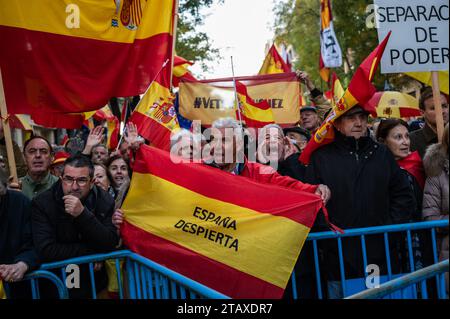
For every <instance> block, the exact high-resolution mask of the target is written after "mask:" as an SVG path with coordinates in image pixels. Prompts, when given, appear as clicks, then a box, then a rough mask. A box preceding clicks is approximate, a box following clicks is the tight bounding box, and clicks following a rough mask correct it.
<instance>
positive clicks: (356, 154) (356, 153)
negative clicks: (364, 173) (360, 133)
mask: <svg viewBox="0 0 450 319" xmlns="http://www.w3.org/2000/svg"><path fill="white" fill-rule="evenodd" d="M355 142H356V151H355V157H356V161H357V162H359V154H358V151H359V143H358V140H355Z"/></svg>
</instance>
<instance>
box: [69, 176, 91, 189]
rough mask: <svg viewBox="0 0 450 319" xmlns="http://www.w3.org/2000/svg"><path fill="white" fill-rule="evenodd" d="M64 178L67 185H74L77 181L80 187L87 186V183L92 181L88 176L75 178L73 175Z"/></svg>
mask: <svg viewBox="0 0 450 319" xmlns="http://www.w3.org/2000/svg"><path fill="white" fill-rule="evenodd" d="M62 180H63V182H64V183H66V184H67V185H73V183H74V182H76V183H77V185H78V186H80V187H83V186H86V185H87V183H88V182H89V181H90V179H89V178H87V177H80V178H73V177H71V176H64V177H63V178H62Z"/></svg>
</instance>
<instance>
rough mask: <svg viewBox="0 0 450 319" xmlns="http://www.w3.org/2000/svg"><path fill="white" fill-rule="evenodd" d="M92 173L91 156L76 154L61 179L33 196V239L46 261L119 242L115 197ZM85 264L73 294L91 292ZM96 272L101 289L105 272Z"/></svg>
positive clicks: (102, 249) (96, 250)
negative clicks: (113, 197) (97, 182)
mask: <svg viewBox="0 0 450 319" xmlns="http://www.w3.org/2000/svg"><path fill="white" fill-rule="evenodd" d="M93 175H94V167H93V165H92V162H91V161H90V159H89V158H87V157H85V156H83V155H76V156H74V157H71V158H69V159H68V160H66V162H65V164H64V171H63V174H62V176H61V179H60V181H58V182H57V183H55V184H54V185H53V186H52V187H51V188H50V189H49V190H47V191H46V192H44V193H42V194H41V195H39V196H37V197H36V198H35V199H33V201H32V222H33V239H34V243H35V246H36V249H37V251H38V254H39V257H40V258H41V260H42V261H43V262H52V261H58V260H63V259H68V258H74V257H80V256H84V255H90V254H97V253H106V252H109V251H112V250H114V249H115V247H116V246H117V245H118V243H119V237H118V234H117V232H116V229H115V227H114V225H113V224H112V214H113V212H114V200H113V199H112V197H111V196H110V195H109V194H108V193H106V192H105V191H103V190H102V189H100V188H98V187H97V186H95V185H94V183H93V181H92V179H93ZM83 268H84V267H80V272H81V280H80V282H81V288H80V289H71V290H70V295H71V297H74V298H88V297H89V296H90V294H89V292H90V288H91V286H90V283H89V273H88V272H87V269H86V268H84V269H83ZM96 275H97V277H98V278H96V283H98V285H97V290H101V289H102V288H104V284H105V283H106V277H105V272H104V271H100V272H97V274H96ZM97 279H98V280H97Z"/></svg>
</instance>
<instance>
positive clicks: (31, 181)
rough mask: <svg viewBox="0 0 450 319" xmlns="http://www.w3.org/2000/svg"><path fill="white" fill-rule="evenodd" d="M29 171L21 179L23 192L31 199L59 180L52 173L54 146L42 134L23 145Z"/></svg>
mask: <svg viewBox="0 0 450 319" xmlns="http://www.w3.org/2000/svg"><path fill="white" fill-rule="evenodd" d="M23 153H24V156H25V163H26V164H27V168H28V172H27V175H25V176H24V177H23V178H21V179H20V182H21V184H22V193H23V194H24V195H25V196H26V197H28V198H29V199H33V198H34V197H36V196H37V195H39V194H41V193H43V192H45V191H46V190H48V189H49V188H50V187H52V185H53V184H54V183H55V182H56V181H57V180H58V177H56V176H54V175H52V174H51V173H50V166H51V164H52V162H53V148H52V146H51V144H50V142H49V141H48V140H47V139H45V138H44V137H41V136H33V137H32V138H30V139H29V140H27V141H26V142H25V144H24V147H23Z"/></svg>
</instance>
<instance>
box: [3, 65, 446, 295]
mask: <svg viewBox="0 0 450 319" xmlns="http://www.w3.org/2000/svg"><path fill="white" fill-rule="evenodd" d="M298 76H299V79H300V81H301V82H303V83H304V84H305V85H306V87H307V88H308V90H309V93H310V98H311V100H312V101H313V103H312V105H309V106H305V107H302V108H301V110H300V112H301V114H300V118H301V120H300V122H299V123H297V124H296V125H294V126H292V127H288V128H281V127H280V126H278V125H276V124H271V125H268V126H266V127H265V128H263V130H262V131H261V132H260V133H259V136H258V137H257V140H258V149H259V150H260V149H265V150H266V151H267V152H265V154H266V155H262V154H259V153H258V154H255V155H256V158H257V159H258V161H257V162H256V163H252V162H249V161H244V162H243V163H240V162H238V161H237V159H236V158H237V156H236V153H237V151H238V150H239V148H240V147H242V148H245V144H243V145H238V143H237V142H236V140H231V141H230V140H226V139H223V140H221V141H218V140H217V139H215V138H214V137H213V138H212V139H211V140H206V139H204V138H202V139H201V144H202V145H203V146H204V145H205V144H210V145H211V149H214V148H215V147H222V148H223V150H229V149H230V150H231V151H232V152H234V153H233V154H234V156H233V161H232V163H226V162H224V161H223V162H220V161H212V162H210V163H207V164H206V165H209V166H211V169H220V170H223V171H228V172H230V173H231V174H235V175H241V176H246V177H248V178H251V179H254V180H256V181H259V182H264V183H271V184H275V185H280V186H283V187H288V188H292V189H297V190H302V191H306V192H311V193H315V194H317V195H319V196H321V197H322V199H323V200H324V202H325V203H326V205H327V208H328V213H329V220H327V218H326V216H324V215H323V214H319V216H318V218H317V220H316V224H315V226H314V228H313V230H312V231H324V230H329V228H328V225H329V223H332V224H334V225H336V226H337V227H340V228H342V229H349V228H363V227H370V226H381V225H390V224H395V223H409V222H420V221H430V220H440V219H448V212H449V207H448V205H449V189H448V187H449V180H448V177H449V162H448V143H449V136H448V134H449V133H448V130H449V128H448V97H446V96H445V95H442V96H441V102H442V109H443V118H444V122H445V131H444V135H443V137H442V142H440V143H439V142H438V136H437V128H436V113H435V110H434V102H433V95H432V90H431V88H424V89H423V90H422V94H421V98H420V109H421V111H422V113H423V118H421V119H411V120H410V121H409V122H406V121H404V120H401V119H373V118H370V117H369V113H368V112H367V110H366V109H365V108H364V106H360V105H357V106H355V107H353V108H352V109H350V110H349V111H347V112H346V113H345V114H344V115H343V116H341V117H340V118H339V119H338V120H336V121H335V123H334V130H335V140H334V142H332V143H331V144H328V145H325V146H323V147H321V148H320V149H318V150H317V151H315V152H314V153H313V154H312V157H311V162H310V164H309V165H303V164H301V163H300V161H299V157H300V155H301V152H302V151H303V150H304V149H305V147H306V145H307V143H308V142H309V141H310V139H311V138H312V137H313V136H314V133H315V132H316V131H317V129H318V128H319V127H320V125H321V124H322V122H323V120H324V118H325V117H326V115H327V112H328V111H329V110H330V104H329V102H328V101H327V100H326V99H325V98H324V95H323V93H322V92H321V91H320V90H318V89H317V88H316V87H315V86H314V84H313V82H312V81H311V80H310V79H309V77H308V75H307V74H306V73H304V72H298ZM0 123H1V122H0ZM239 127H240V126H239V122H237V121H236V120H234V119H219V120H218V121H216V122H215V123H214V124H213V129H215V130H217V131H218V132H223V130H224V129H227V128H234V129H238V128H239ZM195 139H196V137H195V136H194V135H193V134H192V133H191V132H190V131H187V130H181V131H180V132H178V133H177V134H175V135H174V136H172V144H173V145H175V144H177V143H180V142H182V143H181V144H183V143H185V145H188V147H190V146H191V145H193V142H194V140H195ZM104 141H105V132H104V129H103V128H102V127H100V126H98V127H96V128H95V129H93V130H91V131H90V133H89V135H88V137H87V139H86V140H85V141H83V143H80V142H79V141H78V142H77V141H74V140H69V142H68V143H66V145H64V146H63V147H60V146H56V145H51V144H50V143H49V142H48V141H47V140H46V139H45V138H43V137H40V136H32V137H31V138H30V139H29V140H27V141H26V142H25V143H24V146H23V149H22V150H21V149H20V148H19V147H18V146H17V145H16V144H14V155H15V161H16V165H17V173H18V175H19V177H20V181H19V183H14V182H13V181H12V180H11V179H10V174H9V168H8V163H7V156H6V147H5V145H4V144H5V143H4V136H3V127H2V126H1V124H0V279H1V280H3V281H4V282H8V283H10V286H11V292H12V295H13V296H14V295H15V296H18V297H21V296H22V297H23V296H27V294H28V290H27V289H29V288H27V287H28V286H27V285H25V284H24V283H23V282H20V280H21V279H22V278H23V276H24V275H25V274H26V273H27V272H29V271H32V270H34V269H37V268H38V266H39V264H40V263H46V262H52V261H57V260H63V259H68V258H74V257H79V256H83V255H89V254H93V253H100V252H108V251H113V250H115V249H119V248H121V247H122V246H121V240H120V226H121V224H122V223H123V218H124V217H123V212H122V211H121V209H120V208H121V205H122V203H123V200H124V198H125V197H126V193H127V190H128V187H129V184H130V179H131V177H132V168H131V166H130V161H132V159H133V155H134V152H135V151H136V150H137V149H138V148H139V147H140V145H141V144H142V143H144V141H143V139H142V138H140V137H139V136H138V133H137V129H136V127H135V126H134V125H133V124H132V123H129V124H128V125H127V134H125V137H124V139H123V140H122V143H121V144H120V145H119V147H118V149H117V150H108V148H107V147H106V145H105V144H104ZM183 141H184V142H183ZM219 142H220V143H219ZM150 143H151V141H150ZM192 152H193V150H192ZM192 152H187V155H186V152H183V154H182V153H180V155H182V156H188V157H192ZM224 153H225V152H224ZM267 154H269V155H267ZM269 162H270V163H273V162H277V164H278V165H277V168H276V170H275V169H273V168H272V167H270V166H269V165H268V164H269ZM264 165H266V166H264ZM262 168H263V169H262ZM261 172H263V173H261ZM242 196H245V194H242ZM437 240H438V243H437V244H438V249H439V258H440V259H441V260H444V259H448V241H449V237H448V229H446V230H442V231H441V232H439V233H438V238H437ZM429 242H430V238H428V236H427V235H426V234H424V233H421V232H415V233H413V247H414V250H413V253H414V262H415V265H414V268H415V269H416V270H417V269H419V268H422V267H425V266H426V265H429V264H432V263H433V260H432V257H431V255H430V251H429V248H426V247H430V246H427V245H428V244H429ZM366 245H367V251H368V256H367V258H368V263H370V264H377V265H379V266H380V267H381V273H382V274H386V272H387V269H386V260H385V250H384V242H383V240H382V238H380V237H377V236H372V237H368V238H367V240H366ZM404 246H405V241H404V238H399V240H396V241H393V243H392V247H391V248H390V249H392V252H393V255H392V257H393V262H392V267H393V271H394V272H395V273H405V272H409V271H410V270H411V269H410V265H409V263H408V262H407V261H408V260H409V256H408V252H407V250H406V249H405V247H404ZM343 252H344V256H343V257H344V262H345V272H346V278H349V279H351V278H363V277H364V268H363V266H362V263H363V261H362V260H363V257H362V251H361V248H360V242H359V241H357V240H350V239H348V240H344V241H343ZM320 263H321V265H323V268H324V269H323V277H324V280H323V281H324V282H325V283H326V287H325V288H326V289H325V290H326V291H327V296H328V298H339V297H342V290H341V282H340V272H339V264H338V263H339V256H338V250H337V247H336V244H335V242H331V241H329V242H326V241H325V242H324V243H323V244H322V245H321V246H320ZM108 269H109V270H108ZM296 270H297V271H296V276H297V282H298V285H299V286H300V290H301V297H303V298H316V297H317V291H316V282H315V280H316V279H315V272H314V258H313V251H312V246H311V245H309V244H308V243H307V244H305V246H304V248H303V250H302V253H301V255H300V257H299V260H298V262H297V266H296ZM268 271H270V270H268ZM82 273H83V274H84V275H83V278H82V288H83V289H78V290H71V297H73V298H88V297H89V292H90V290H89V288H86V287H88V286H89V284H88V283H89V276H88V272H87V271H84V272H83V271H82ZM108 273H111V266H108V263H106V264H96V285H97V289H98V290H99V291H103V290H104V289H105V288H106V290H107V291H108V292H109V297H110V298H114V297H117V283H116V282H114V279H113V278H111V276H110V277H109V280H108V276H107V274H108ZM447 274H448V273H447ZM112 277H114V276H112ZM288 286H289V285H288ZM43 289H44V291H45V287H44V288H43ZM47 293H48V295H49V296H52V294H54V292H52V291H51V289H50V288H49V287H47ZM290 293H291V292H290V291H289V288H288V289H287V291H286V296H289V294H290ZM447 293H448V279H447Z"/></svg>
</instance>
